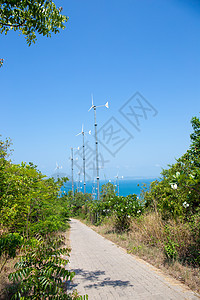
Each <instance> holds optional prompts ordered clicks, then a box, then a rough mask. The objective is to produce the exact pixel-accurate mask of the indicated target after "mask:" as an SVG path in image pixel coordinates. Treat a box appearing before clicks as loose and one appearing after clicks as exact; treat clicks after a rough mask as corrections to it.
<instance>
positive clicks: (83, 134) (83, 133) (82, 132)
mask: <svg viewBox="0 0 200 300" xmlns="http://www.w3.org/2000/svg"><path fill="white" fill-rule="evenodd" d="M86 133H89V134H91V130H89V131H88V132H84V130H83V125H82V131H81V132H80V133H78V134H77V135H76V136H78V135H80V134H82V136H83V177H84V194H85V193H86V183H85V141H84V136H85V134H86Z"/></svg>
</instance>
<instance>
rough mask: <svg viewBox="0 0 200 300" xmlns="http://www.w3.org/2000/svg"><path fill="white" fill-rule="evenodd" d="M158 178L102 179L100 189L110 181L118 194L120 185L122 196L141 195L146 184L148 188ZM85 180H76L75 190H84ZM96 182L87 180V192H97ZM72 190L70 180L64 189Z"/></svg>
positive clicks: (66, 190)
mask: <svg viewBox="0 0 200 300" xmlns="http://www.w3.org/2000/svg"><path fill="white" fill-rule="evenodd" d="M155 180H158V178H134V179H119V181H118V182H117V181H112V180H109V181H108V180H100V182H99V185H100V191H101V186H102V185H103V184H106V183H108V182H110V183H112V184H113V185H115V187H116V194H118V187H119V195H120V196H124V197H125V196H127V195H132V194H136V195H137V196H139V195H140V193H141V191H142V189H143V187H144V185H145V186H146V188H147V189H149V187H150V184H151V182H152V181H155ZM83 189H84V187H83V182H77V181H75V182H74V191H75V190H77V191H79V192H83ZM96 189H97V188H96V184H95V183H94V182H92V181H87V182H86V193H91V194H93V195H94V194H95V192H96ZM70 190H72V183H71V181H68V182H67V183H66V184H65V185H64V188H63V191H65V192H66V193H67V192H68V191H70Z"/></svg>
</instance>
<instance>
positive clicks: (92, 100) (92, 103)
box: [91, 94, 94, 106]
mask: <svg viewBox="0 0 200 300" xmlns="http://www.w3.org/2000/svg"><path fill="white" fill-rule="evenodd" d="M91 97H92V106H93V105H94V103H93V94H91Z"/></svg>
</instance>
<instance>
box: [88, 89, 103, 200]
mask: <svg viewBox="0 0 200 300" xmlns="http://www.w3.org/2000/svg"><path fill="white" fill-rule="evenodd" d="M103 106H105V107H106V108H108V102H106V104H104V105H99V106H96V105H94V103H93V95H92V106H91V107H90V109H89V110H88V111H90V110H91V109H92V108H93V109H94V128H95V140H96V142H95V143H96V171H97V200H99V162H98V140H97V120H96V109H97V107H103Z"/></svg>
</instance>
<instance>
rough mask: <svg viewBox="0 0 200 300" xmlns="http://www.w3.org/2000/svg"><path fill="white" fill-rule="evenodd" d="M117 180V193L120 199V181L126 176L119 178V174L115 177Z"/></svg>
mask: <svg viewBox="0 0 200 300" xmlns="http://www.w3.org/2000/svg"><path fill="white" fill-rule="evenodd" d="M115 177H116V178H117V193H118V197H119V179H123V178H124V176H121V177H119V173H117V176H115Z"/></svg>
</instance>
